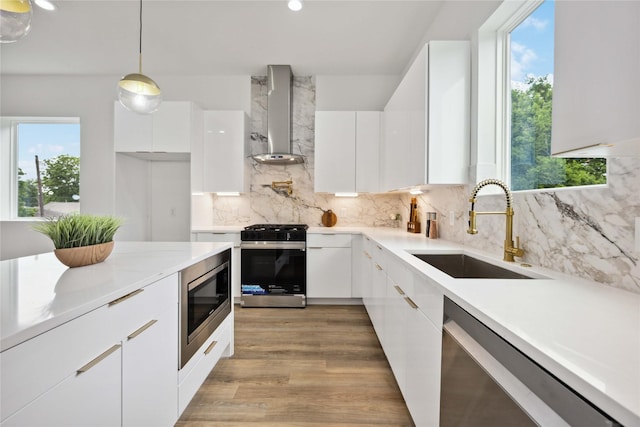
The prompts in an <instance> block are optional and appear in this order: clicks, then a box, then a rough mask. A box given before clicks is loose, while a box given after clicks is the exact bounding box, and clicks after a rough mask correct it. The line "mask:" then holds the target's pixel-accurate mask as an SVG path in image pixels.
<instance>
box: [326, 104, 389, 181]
mask: <svg viewBox="0 0 640 427" xmlns="http://www.w3.org/2000/svg"><path fill="white" fill-rule="evenodd" d="M315 119H316V121H315V177H314V178H315V182H314V189H315V191H316V192H318V193H323V192H326V193H342V192H346V193H354V192H356V193H369V192H370V193H374V192H378V191H379V189H380V187H379V178H378V176H379V173H378V172H379V167H378V163H379V146H380V135H381V133H380V124H381V112H379V111H316V117H315Z"/></svg>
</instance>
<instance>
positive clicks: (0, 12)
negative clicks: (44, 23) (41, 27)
mask: <svg viewBox="0 0 640 427" xmlns="http://www.w3.org/2000/svg"><path fill="white" fill-rule="evenodd" d="M32 15H33V10H32V9H31V2H30V1H29V0H0V43H13V42H15V41H18V40H20V39H21V38H23V37H24V36H26V35H27V34H28V33H29V30H30V29H31V16H32Z"/></svg>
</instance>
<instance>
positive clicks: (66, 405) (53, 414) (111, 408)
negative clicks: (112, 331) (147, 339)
mask: <svg viewBox="0 0 640 427" xmlns="http://www.w3.org/2000/svg"><path fill="white" fill-rule="evenodd" d="M121 365H122V350H121V348H118V349H116V350H114V351H112V352H111V353H109V355H107V356H106V357H104V358H103V359H101V360H100V362H99V363H96V364H95V365H94V366H92V367H91V368H90V369H89V370H87V371H85V372H83V373H82V374H79V375H78V374H76V373H75V372H73V373H72V374H70V375H69V376H67V377H66V378H65V379H64V380H63V381H61V382H60V383H58V384H56V385H55V386H54V387H53V388H52V389H50V390H47V391H46V392H45V393H44V394H42V395H40V396H38V397H37V398H36V399H35V400H34V401H32V402H30V403H29V404H28V405H27V406H25V407H24V408H22V409H20V410H19V411H18V412H17V413H15V414H13V415H12V416H10V417H9V418H7V419H6V420H4V421H3V422H2V426H3V427H5V426H6V427H9V426H11V427H25V426H38V427H59V426H65V427H73V426H77V427H85V426H92V427H100V426H104V427H108V426H118V425H120V423H121V413H122V401H121V394H120V391H121V389H122V383H121V376H120V367H121Z"/></svg>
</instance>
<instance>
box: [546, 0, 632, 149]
mask: <svg viewBox="0 0 640 427" xmlns="http://www.w3.org/2000/svg"><path fill="white" fill-rule="evenodd" d="M555 24H556V26H555V64H554V83H553V128H552V137H551V152H552V154H554V155H558V156H560V157H602V156H640V120H638V117H640V79H639V78H638V76H639V75H640V2H637V1H562V2H556V4H555Z"/></svg>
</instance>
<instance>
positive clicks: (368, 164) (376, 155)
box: [355, 111, 382, 193]
mask: <svg viewBox="0 0 640 427" xmlns="http://www.w3.org/2000/svg"><path fill="white" fill-rule="evenodd" d="M381 116H382V113H380V112H379V111H358V112H357V113H356V153H355V156H356V192H359V193H360V192H364V193H376V192H378V191H380V173H379V172H380V167H379V163H380V131H381V129H380V126H381V123H380V122H381Z"/></svg>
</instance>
